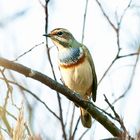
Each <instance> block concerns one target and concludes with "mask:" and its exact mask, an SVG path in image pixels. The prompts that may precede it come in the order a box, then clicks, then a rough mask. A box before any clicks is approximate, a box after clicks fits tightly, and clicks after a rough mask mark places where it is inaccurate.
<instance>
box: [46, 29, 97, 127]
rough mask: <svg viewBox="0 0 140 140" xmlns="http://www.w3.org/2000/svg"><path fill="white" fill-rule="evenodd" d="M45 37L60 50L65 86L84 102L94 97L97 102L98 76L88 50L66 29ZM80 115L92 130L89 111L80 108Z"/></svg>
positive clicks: (59, 60) (57, 30) (60, 66)
mask: <svg viewBox="0 0 140 140" xmlns="http://www.w3.org/2000/svg"><path fill="white" fill-rule="evenodd" d="M44 36H46V37H49V38H50V39H51V40H52V42H53V43H54V45H55V46H56V47H57V49H58V66H59V69H60V74H61V76H62V81H63V82H64V84H65V85H66V86H67V87H68V88H70V89H71V90H73V91H74V92H76V93H78V94H79V95H80V96H81V98H82V99H83V100H86V101H89V99H90V97H92V99H93V101H94V102H95V101H96V93H97V76H96V71H95V67H94V62H93V59H92V56H91V54H90V52H89V50H88V48H87V47H86V46H85V45H84V44H82V43H80V42H78V41H77V40H76V39H75V38H74V36H73V35H72V34H71V33H70V32H69V31H68V30H67V29H65V28H56V29H53V30H52V31H51V32H50V33H48V34H44ZM80 114H81V122H82V125H83V126H84V127H86V128H91V126H92V119H91V115H90V114H89V113H88V111H87V110H85V109H83V108H81V107H80Z"/></svg>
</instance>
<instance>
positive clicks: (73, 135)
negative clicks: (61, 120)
mask: <svg viewBox="0 0 140 140" xmlns="http://www.w3.org/2000/svg"><path fill="white" fill-rule="evenodd" d="M79 122H80V117H79V118H78V120H77V123H76V125H75V129H74V131H73V134H72V138H73V139H74V137H75V134H76V131H77V128H78V125H79Z"/></svg>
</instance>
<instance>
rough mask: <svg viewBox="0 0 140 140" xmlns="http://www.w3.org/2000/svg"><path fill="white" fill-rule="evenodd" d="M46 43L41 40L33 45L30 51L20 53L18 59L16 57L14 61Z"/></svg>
mask: <svg viewBox="0 0 140 140" xmlns="http://www.w3.org/2000/svg"><path fill="white" fill-rule="evenodd" d="M42 44H44V42H41V43H39V44H37V45H35V46H33V47H32V48H31V49H29V50H28V51H26V52H24V53H23V54H21V55H19V56H18V57H17V58H16V59H14V60H13V61H18V60H19V59H20V58H21V57H23V56H24V55H26V54H27V53H29V52H31V51H32V50H33V49H35V48H36V47H38V46H40V45H42Z"/></svg>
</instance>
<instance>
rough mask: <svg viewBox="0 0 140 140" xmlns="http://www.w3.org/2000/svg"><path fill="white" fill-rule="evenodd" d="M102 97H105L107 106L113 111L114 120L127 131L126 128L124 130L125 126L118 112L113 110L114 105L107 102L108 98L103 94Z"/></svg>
mask: <svg viewBox="0 0 140 140" xmlns="http://www.w3.org/2000/svg"><path fill="white" fill-rule="evenodd" d="M104 97H105V101H106V102H107V104H108V105H109V107H110V108H111V110H112V111H113V113H114V115H115V118H116V119H115V120H116V121H118V122H119V124H120V125H121V127H122V129H123V130H124V132H127V130H126V128H125V126H124V123H123V120H122V119H121V118H120V116H119V115H118V113H117V112H116V111H115V108H114V106H112V104H111V103H110V102H109V100H108V99H107V97H106V96H105V94H104Z"/></svg>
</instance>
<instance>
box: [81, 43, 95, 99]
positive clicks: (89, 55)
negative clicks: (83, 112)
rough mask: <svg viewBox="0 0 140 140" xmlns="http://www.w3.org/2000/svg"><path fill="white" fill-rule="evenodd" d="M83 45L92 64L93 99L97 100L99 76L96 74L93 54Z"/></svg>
mask: <svg viewBox="0 0 140 140" xmlns="http://www.w3.org/2000/svg"><path fill="white" fill-rule="evenodd" d="M82 47H83V49H84V50H85V52H86V55H87V59H88V61H89V63H90V65H91V68H92V74H93V84H92V99H93V101H94V102H95V101H96V92H97V76H96V72H95V67H94V62H93V59H92V56H91V54H90V52H89V50H88V48H87V47H86V46H82Z"/></svg>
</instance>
